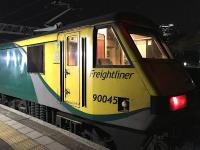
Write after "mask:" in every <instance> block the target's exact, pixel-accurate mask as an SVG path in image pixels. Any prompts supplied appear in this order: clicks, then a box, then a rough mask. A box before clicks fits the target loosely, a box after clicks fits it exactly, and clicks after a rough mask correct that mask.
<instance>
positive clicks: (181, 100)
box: [169, 95, 187, 111]
mask: <svg viewBox="0 0 200 150" xmlns="http://www.w3.org/2000/svg"><path fill="white" fill-rule="evenodd" d="M169 103H170V108H171V110H172V111H176V110H179V109H182V108H185V107H186V105H187V98H186V95H180V96H174V97H171V98H170V101H169Z"/></svg>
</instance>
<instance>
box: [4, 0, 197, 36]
mask: <svg viewBox="0 0 200 150" xmlns="http://www.w3.org/2000/svg"><path fill="white" fill-rule="evenodd" d="M52 1H53V0H31V1H30V0H6V1H5V0H4V1H2V2H1V5H0V22H4V23H13V24H23V25H29V26H30V25H32V26H41V25H42V24H43V23H44V22H45V21H46V20H48V19H50V18H52V17H53V16H55V15H56V14H58V13H60V12H62V11H63V10H65V9H66V8H65V7H64V6H63V7H61V8H56V7H54V6H51V5H50V3H51V2H52ZM62 1H67V2H70V3H71V4H72V6H75V7H76V8H82V11H81V10H78V11H75V12H73V13H67V14H66V15H67V16H68V17H69V18H68V19H72V18H73V17H74V18H76V17H80V18H81V16H84V15H85V14H101V13H105V12H112V11H114V10H131V11H134V12H136V13H139V14H142V15H144V16H145V17H147V18H149V19H151V20H153V21H154V22H155V23H157V24H161V23H175V24H177V25H178V27H179V28H180V29H181V30H183V31H187V32H191V31H195V30H196V29H198V28H200V1H198V0H189V1H186V0H182V1H181V0H174V1H173V0H168V1H163V0H99V1H96V0H62ZM74 14H76V15H74Z"/></svg>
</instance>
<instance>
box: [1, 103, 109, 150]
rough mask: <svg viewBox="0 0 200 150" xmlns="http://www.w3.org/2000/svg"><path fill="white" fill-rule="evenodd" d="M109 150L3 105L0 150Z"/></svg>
mask: <svg viewBox="0 0 200 150" xmlns="http://www.w3.org/2000/svg"><path fill="white" fill-rule="evenodd" d="M106 149H107V148H105V147H103V146H101V145H98V144H96V143H93V142H91V141H88V140H87V139H84V138H82V137H80V136H77V135H75V134H73V133H70V132H68V131H66V130H63V129H61V128H58V127H56V126H54V125H51V124H49V123H47V122H44V121H42V120H39V119H37V118H35V117H32V116H29V115H26V114H24V113H22V112H19V111H16V110H14V109H12V108H9V107H7V106H4V105H1V104H0V150H106Z"/></svg>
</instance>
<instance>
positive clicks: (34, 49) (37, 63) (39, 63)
mask: <svg viewBox="0 0 200 150" xmlns="http://www.w3.org/2000/svg"><path fill="white" fill-rule="evenodd" d="M27 71H28V72H31V73H44V45H37V46H30V47H28V48H27Z"/></svg>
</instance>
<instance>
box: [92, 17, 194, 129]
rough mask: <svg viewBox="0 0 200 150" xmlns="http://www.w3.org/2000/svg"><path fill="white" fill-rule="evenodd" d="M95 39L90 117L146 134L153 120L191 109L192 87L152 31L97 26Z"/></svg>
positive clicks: (130, 24) (125, 24)
mask: <svg viewBox="0 0 200 150" xmlns="http://www.w3.org/2000/svg"><path fill="white" fill-rule="evenodd" d="M94 35H95V36H94V54H93V55H94V57H93V58H94V61H93V68H92V69H91V71H90V74H89V77H90V79H89V80H90V81H91V82H90V83H91V84H92V89H93V90H92V91H93V92H92V93H93V95H92V99H93V102H94V103H93V105H94V108H95V109H94V110H93V112H94V113H95V114H98V115H105V114H106V115H107V118H106V119H105V118H104V121H105V122H107V123H109V124H113V125H118V126H123V127H127V128H131V129H136V130H142V131H145V130H147V129H148V128H149V127H150V126H151V125H152V124H153V123H154V122H155V120H156V118H157V117H156V114H170V113H172V112H173V113H174V112H179V110H184V109H185V108H187V107H188V106H189V105H190V99H191V97H190V95H191V94H190V93H192V92H193V91H194V89H195V85H194V83H193V81H192V80H191V78H190V77H189V76H188V75H187V74H186V72H185V71H184V70H183V68H182V66H181V65H180V64H178V63H177V62H176V61H175V59H174V58H173V56H172V54H171V53H170V50H169V49H168V48H167V46H166V45H165V44H164V42H163V41H162V40H160V38H159V36H158V35H159V34H158V33H157V29H156V28H155V27H154V26H152V25H148V24H146V23H143V22H142V23H141V22H139V21H137V20H121V21H119V22H115V23H113V24H106V25H99V26H96V28H95V33H94ZM95 39H96V40H95ZM111 106H112V107H111ZM102 108H104V109H103V110H102ZM166 126H167V124H166Z"/></svg>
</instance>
